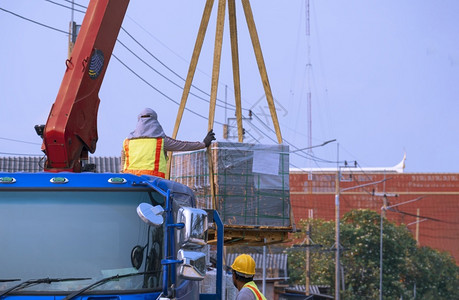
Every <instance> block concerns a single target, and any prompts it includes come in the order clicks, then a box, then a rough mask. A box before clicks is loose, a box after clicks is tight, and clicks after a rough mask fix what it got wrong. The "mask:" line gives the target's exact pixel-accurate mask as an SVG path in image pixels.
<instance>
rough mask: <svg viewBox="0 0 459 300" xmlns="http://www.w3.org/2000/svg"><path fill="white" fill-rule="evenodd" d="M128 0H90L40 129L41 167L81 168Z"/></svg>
mask: <svg viewBox="0 0 459 300" xmlns="http://www.w3.org/2000/svg"><path fill="white" fill-rule="evenodd" d="M128 4H129V0H91V2H90V3H89V6H88V9H87V11H86V15H85V17H84V19H83V23H82V26H81V29H80V32H79V34H78V38H77V40H76V42H75V47H74V48H73V52H72V56H71V57H70V58H69V59H68V60H67V61H66V65H67V69H66V71H65V74H64V78H63V80H62V83H61V86H60V88H59V92H58V94H57V97H56V101H55V102H54V104H53V106H52V107H51V111H50V113H49V116H48V121H47V122H46V125H45V128H44V132H43V145H42V150H43V151H44V152H45V154H46V156H47V160H46V163H45V171H51V172H60V171H69V172H80V171H81V160H87V158H88V151H89V152H90V153H94V151H95V150H96V143H97V139H98V136H97V111H98V108H99V102H100V99H99V95H98V93H99V90H100V86H101V84H102V80H103V79H104V75H105V71H106V69H107V66H108V62H109V60H110V57H111V55H112V51H113V47H114V46H115V42H116V39H117V37H118V33H119V30H120V28H121V24H122V22H123V18H124V15H125V13H126V10H127V6H128Z"/></svg>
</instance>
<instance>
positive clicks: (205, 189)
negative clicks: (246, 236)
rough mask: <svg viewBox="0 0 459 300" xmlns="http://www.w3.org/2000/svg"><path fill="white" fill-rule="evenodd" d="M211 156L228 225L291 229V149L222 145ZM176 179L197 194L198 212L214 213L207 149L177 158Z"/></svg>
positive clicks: (213, 148) (217, 193)
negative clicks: (210, 210) (205, 209)
mask: <svg viewBox="0 0 459 300" xmlns="http://www.w3.org/2000/svg"><path fill="white" fill-rule="evenodd" d="M211 151H212V160H213V172H214V173H213V176H214V183H215V198H216V201H215V202H216V208H217V210H218V212H219V214H220V217H221V218H222V220H223V222H224V224H225V225H244V226H245V225H249V226H275V227H288V226H290V201H289V154H288V146H285V145H260V144H247V143H231V142H218V143H213V144H212V146H211ZM170 178H171V180H174V181H177V182H180V183H182V184H185V185H187V186H188V187H190V188H191V189H192V190H193V191H194V192H195V195H196V200H197V207H199V208H213V205H212V201H211V190H210V178H209V166H208V161H207V154H206V150H205V149H204V150H199V151H192V152H178V153H174V155H173V161H172V168H171V176H170Z"/></svg>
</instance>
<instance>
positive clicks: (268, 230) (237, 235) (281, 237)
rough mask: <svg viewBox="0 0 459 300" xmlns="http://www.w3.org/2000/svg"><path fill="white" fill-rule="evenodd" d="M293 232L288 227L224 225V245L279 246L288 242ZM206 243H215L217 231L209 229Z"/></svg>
mask: <svg viewBox="0 0 459 300" xmlns="http://www.w3.org/2000/svg"><path fill="white" fill-rule="evenodd" d="M290 232H293V229H292V227H291V226H289V227H271V226H247V225H241V226H236V225H224V244H225V246H232V245H238V244H245V245H249V246H264V245H272V244H279V243H284V242H288V241H289V235H288V234H289V233H290ZM208 243H209V244H211V245H212V244H216V243H217V231H216V229H215V228H209V231H208Z"/></svg>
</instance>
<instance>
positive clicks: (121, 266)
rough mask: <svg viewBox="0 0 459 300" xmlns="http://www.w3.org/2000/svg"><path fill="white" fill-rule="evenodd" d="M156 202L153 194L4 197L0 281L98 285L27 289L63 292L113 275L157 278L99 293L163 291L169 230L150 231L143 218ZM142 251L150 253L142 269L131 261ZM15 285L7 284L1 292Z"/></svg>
mask: <svg viewBox="0 0 459 300" xmlns="http://www.w3.org/2000/svg"><path fill="white" fill-rule="evenodd" d="M153 198H154V197H152V195H151V194H149V193H148V192H146V191H133V192H131V191H116V192H113V191H39V192H37V191H34V192H28V191H21V192H18V191H15V192H1V193H0V241H1V244H2V247H1V248H2V251H1V252H0V253H1V255H0V266H1V267H0V280H7V279H13V278H14V279H16V278H17V279H21V280H22V281H27V280H31V279H36V278H46V277H49V278H91V279H89V280H75V281H62V282H53V283H50V284H49V283H45V284H37V285H31V286H29V287H27V288H25V289H23V290H22V291H27V292H28V293H30V292H31V291H40V292H43V291H50V292H57V293H62V292H68V291H75V290H79V289H81V288H83V287H85V286H87V285H89V284H91V283H93V282H96V281H98V280H100V279H102V278H106V277H110V276H115V275H124V274H129V273H135V272H146V271H147V272H152V271H154V272H155V273H153V274H152V275H148V277H147V278H146V277H145V276H140V275H139V276H127V277H124V278H123V279H120V280H115V281H109V282H107V283H106V284H103V285H100V286H98V287H97V288H96V289H95V290H98V291H100V290H121V289H122V290H134V291H137V292H138V290H139V289H152V288H153V289H159V288H160V287H161V282H160V281H161V277H162V276H161V274H160V272H161V263H160V260H161V257H162V251H163V249H162V245H163V241H162V239H163V234H162V232H163V228H162V227H159V228H153V227H149V226H148V225H146V224H145V223H144V222H143V221H142V220H141V219H140V218H139V217H138V215H137V212H136V208H137V206H138V205H139V204H140V203H142V202H147V203H152V202H153V204H154V205H156V203H154V200H153ZM136 246H137V247H136ZM135 247H136V250H137V252H138V250H139V248H140V249H141V250H143V253H144V254H143V256H140V260H141V261H142V263H141V265H140V268H139V269H136V268H134V267H133V263H132V261H131V256H132V253H133V249H134V248H135ZM136 259H137V260H138V259H139V257H138V256H137V257H136ZM137 266H138V265H137ZM156 271H157V273H156ZM15 284H18V281H16V282H8V281H6V282H0V292H1V291H2V290H6V289H8V288H9V287H11V286H13V285H15ZM18 292H19V291H18Z"/></svg>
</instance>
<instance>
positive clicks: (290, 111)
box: [0, 0, 459, 173]
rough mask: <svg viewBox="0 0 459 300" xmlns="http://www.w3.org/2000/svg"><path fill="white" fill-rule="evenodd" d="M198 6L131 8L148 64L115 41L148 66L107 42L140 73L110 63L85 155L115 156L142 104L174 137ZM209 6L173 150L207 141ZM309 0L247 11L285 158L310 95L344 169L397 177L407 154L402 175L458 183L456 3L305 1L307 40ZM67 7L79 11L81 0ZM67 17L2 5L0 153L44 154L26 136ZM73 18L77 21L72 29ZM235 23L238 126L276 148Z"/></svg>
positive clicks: (296, 162) (301, 162)
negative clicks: (450, 176) (386, 170)
mask: <svg viewBox="0 0 459 300" xmlns="http://www.w3.org/2000/svg"><path fill="white" fill-rule="evenodd" d="M236 2H239V1H236ZM204 3H205V1H204V0H194V1H183V0H168V1H158V0H151V1H141V0H132V1H131V3H130V4H129V8H128V11H127V14H126V17H125V20H124V22H123V28H124V29H125V30H126V31H127V32H128V33H129V34H130V35H132V36H133V37H134V38H135V39H136V41H137V42H139V43H141V44H142V45H143V46H144V47H145V48H147V49H148V51H149V53H147V52H145V51H144V50H143V49H142V48H141V47H139V45H138V44H137V43H136V41H134V40H133V39H131V38H130V37H129V35H127V34H126V32H123V31H122V32H121V33H120V35H119V38H118V39H119V40H120V41H121V42H122V43H123V44H125V45H126V46H127V47H128V48H129V50H130V51H132V52H134V53H135V54H136V55H138V56H139V57H141V58H142V59H143V60H144V61H145V62H147V63H148V65H145V64H144V63H142V62H141V61H139V60H138V59H137V58H136V57H135V56H134V55H133V54H132V53H131V52H129V50H128V49H126V48H125V47H123V46H122V45H121V44H120V43H117V44H116V46H115V49H114V54H115V55H116V56H117V57H118V58H119V59H120V60H121V61H122V62H123V63H124V64H126V65H128V66H129V68H131V69H132V70H134V71H135V72H136V74H134V73H132V72H131V71H129V70H128V69H127V68H126V67H125V66H123V64H122V63H120V62H119V61H118V60H116V59H114V58H112V59H111V60H110V65H109V67H108V70H107V73H106V75H105V79H104V82H103V84H102V88H101V90H100V93H99V97H100V99H101V103H100V107H99V118H98V132H99V141H98V144H97V150H96V152H95V154H94V155H97V156H118V155H119V153H120V150H121V144H122V141H123V139H124V138H125V137H126V136H127V135H128V134H129V132H130V131H132V130H133V129H134V127H135V124H136V118H137V114H138V113H139V112H140V110H141V109H143V108H144V107H151V108H153V109H155V110H156V111H157V113H158V116H159V121H160V122H161V124H162V125H163V127H164V130H165V131H166V133H167V134H172V130H173V126H174V123H175V118H176V115H177V110H178V106H177V104H176V102H179V101H180V97H181V94H182V90H181V87H183V86H184V81H183V78H185V77H186V74H187V70H188V65H189V61H190V58H191V54H192V51H193V47H194V43H195V39H196V36H197V31H198V28H199V24H200V20H201V17H202V12H203V8H204ZM217 3H218V1H216V3H215V4H214V8H213V12H212V16H211V22H210V24H209V28H208V32H207V35H206V39H205V43H204V46H203V50H202V54H201V57H200V60H199V64H198V69H199V70H198V72H197V73H196V76H195V79H194V81H193V84H194V86H195V88H193V89H192V93H193V95H190V97H189V99H188V103H187V108H189V109H190V110H191V111H193V113H192V112H189V111H187V112H185V115H184V118H183V120H182V123H181V127H180V130H179V135H178V138H179V139H184V140H202V139H203V138H204V136H205V134H206V132H207V120H206V118H205V117H207V116H208V110H209V104H208V99H209V94H210V78H211V73H212V57H213V45H214V37H215V19H216V13H217V12H216V9H217ZM305 3H306V1H305V0H284V1H280V0H252V1H251V4H252V10H253V14H254V18H255V23H256V25H257V30H258V34H259V38H260V42H261V46H262V50H263V55H264V59H265V62H266V68H267V71H268V76H269V81H270V84H271V88H272V91H273V95H274V98H275V102H276V108H277V113H278V118H279V122H280V128H281V132H282V136H283V138H284V142H285V143H286V144H289V145H290V149H291V150H294V149H299V148H304V147H307V146H308V117H307V116H308V109H307V93H308V91H310V92H311V96H312V97H311V99H312V100H311V103H312V145H319V144H322V143H323V142H325V141H328V140H332V139H336V140H337V141H338V143H339V159H340V160H347V161H353V160H357V162H358V163H359V165H360V166H362V167H390V166H394V165H396V164H398V163H399V162H400V161H401V160H402V158H403V155H404V153H406V155H407V160H406V169H405V171H406V172H454V173H457V172H458V171H459V118H458V114H459V104H458V102H459V99H458V98H459V38H458V37H459V1H456V0H444V1H414V0H405V1H395V0H385V1H364V0H360V1H358V0H349V1H331V0H320V1H314V0H310V14H309V20H310V35H309V37H308V36H307V35H306V29H305V28H306V23H307V22H306V16H307V14H306V10H305ZM75 4H76V5H75V9H77V10H79V11H84V10H85V8H84V7H86V6H87V5H88V1H82V0H78V1H76V2H75ZM64 6H67V7H64ZM70 6H71V1H66V0H53V1H45V0H34V1H30V0H3V1H1V2H0V8H1V9H2V10H0V28H1V29H0V41H1V45H0V57H2V64H1V72H0V105H1V109H0V127H1V128H2V130H1V132H0V155H16V156H18V155H19V156H22V155H38V154H40V153H41V152H40V142H41V141H40V138H39V137H38V136H37V135H36V134H35V131H34V128H33V127H34V125H36V124H44V123H46V120H47V117H48V114H49V111H50V109H51V105H52V103H53V102H54V100H55V97H56V95H57V92H58V90H59V86H60V83H61V80H62V78H63V75H64V71H65V60H66V58H67V40H68V37H67V35H66V34H64V33H62V32H61V31H67V30H68V24H69V21H70V19H71V10H70V9H69V8H68V7H70ZM79 11H75V12H74V19H75V21H76V22H77V23H79V24H81V22H82V20H83V14H82V13H80V12H79ZM12 13H14V14H16V15H13V14H12ZM237 14H238V27H239V30H238V36H239V47H240V61H241V80H242V83H241V84H242V98H243V99H242V102H243V103H242V106H243V108H244V110H243V114H244V116H245V117H248V110H249V109H251V110H252V111H253V112H254V117H253V119H252V120H251V121H247V122H246V123H245V124H244V127H245V128H246V131H247V139H246V141H247V142H259V143H263V144H273V143H275V142H276V138H275V135H274V133H273V125H272V122H271V120H270V118H269V116H268V110H267V107H266V100H265V98H264V90H263V86H262V84H261V80H260V76H259V73H258V68H257V65H256V61H255V57H254V54H253V48H252V45H251V42H250V38H249V35H248V31H247V25H246V23H245V18H244V14H243V11H242V7H241V4H240V3H237ZM24 18H26V19H29V20H26V19H24ZM37 23H40V24H42V25H46V26H48V27H44V26H42V25H40V24H37ZM225 26H226V27H225V37H224V38H225V40H224V44H223V53H222V66H221V73H220V85H219V91H218V99H219V102H218V103H219V106H218V107H217V111H216V117H215V121H216V123H215V126H214V131H215V132H216V136H217V140H223V134H222V132H223V130H222V125H221V124H223V123H226V120H225V116H226V118H234V110H233V109H232V105H233V103H234V93H233V84H232V72H231V58H230V44H229V34H228V23H227V22H226V24H225ZM308 62H310V67H308ZM165 66H167V68H166V67H165ZM171 70H172V71H173V72H171ZM177 75H179V77H178V76H177ZM139 77H141V78H142V79H140V78H139ZM165 78H167V79H165ZM146 82H148V84H147V83H146ZM225 87H227V92H226V93H225ZM225 94H226V96H225ZM225 99H226V101H227V103H228V105H227V109H226V110H225V109H224V107H225ZM197 114H199V115H202V116H204V118H202V117H200V116H198V115H197ZM337 149H338V147H337V143H336V142H334V143H330V144H327V145H325V146H323V147H318V148H314V149H313V156H314V158H313V159H308V158H306V156H305V155H303V156H299V155H297V154H294V153H292V154H291V156H290V160H291V166H292V167H306V166H308V167H333V166H336V163H333V162H334V161H336V159H337V154H338V153H337V152H338V151H337ZM324 161H329V162H330V163H326V162H324Z"/></svg>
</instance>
